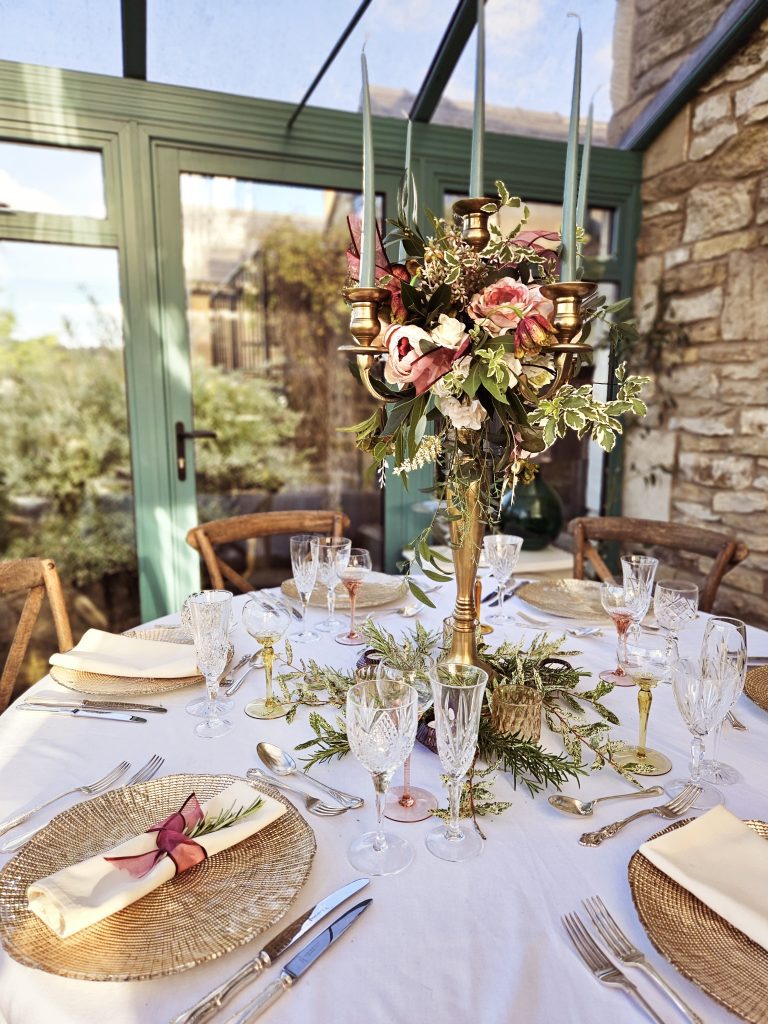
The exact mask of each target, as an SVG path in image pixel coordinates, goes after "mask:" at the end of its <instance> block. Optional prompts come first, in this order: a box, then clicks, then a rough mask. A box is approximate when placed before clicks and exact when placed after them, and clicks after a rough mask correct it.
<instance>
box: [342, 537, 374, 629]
mask: <svg viewBox="0 0 768 1024" xmlns="http://www.w3.org/2000/svg"><path fill="white" fill-rule="evenodd" d="M370 571H371V554H370V552H369V551H366V549H365V548H351V550H350V552H349V561H348V562H347V564H346V565H345V566H344V568H343V569H342V570H341V572H340V573H339V576H340V577H341V582H342V583H343V584H344V587H345V588H346V591H347V593H348V594H349V631H348V632H346V633H339V634H338V636H337V637H336V643H337V644H347V645H348V646H350V647H357V646H359V645H360V644H364V643H365V637H364V636H363V634H362V633H359V632H358V631H357V629H356V628H355V602H356V601H357V592H358V590H359V589H360V587H361V586H362V585H363V580H364V579H365V577H366V576H367V575H368V573H369V572H370Z"/></svg>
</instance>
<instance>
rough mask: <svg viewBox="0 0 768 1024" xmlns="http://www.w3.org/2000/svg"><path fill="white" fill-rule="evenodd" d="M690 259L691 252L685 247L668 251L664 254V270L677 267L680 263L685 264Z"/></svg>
mask: <svg viewBox="0 0 768 1024" xmlns="http://www.w3.org/2000/svg"><path fill="white" fill-rule="evenodd" d="M690 258H691V250H690V249H689V248H688V247H687V246H682V247H681V248H679V249H670V250H669V251H668V252H665V253H664V269H665V270H669V269H670V267H677V266H679V265H680V264H681V263H687V262H688V260H689V259H690Z"/></svg>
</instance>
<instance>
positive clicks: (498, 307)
mask: <svg viewBox="0 0 768 1024" xmlns="http://www.w3.org/2000/svg"><path fill="white" fill-rule="evenodd" d="M467 312H468V313H469V315H470V316H471V317H472V319H473V320H477V321H479V322H481V323H482V325H483V327H484V328H485V329H486V330H487V331H488V333H489V334H493V335H499V334H508V333H509V332H510V331H513V330H514V329H515V328H516V327H517V325H518V324H519V323H520V320H521V319H522V318H523V317H524V316H529V315H531V314H533V313H540V314H541V315H542V316H544V317H547V316H549V314H550V313H551V312H552V303H551V302H550V301H549V299H545V298H544V297H543V296H542V294H541V291H540V290H539V288H538V287H535V288H530V287H529V286H528V285H527V284H524V283H523V282H522V281H516V280H515V279H514V278H513V277H502V278H500V279H499V280H498V281H495V282H494V283H493V284H489V285H488V287H487V288H483V290H482V291H481V292H476V293H475V294H474V295H473V296H472V299H471V300H470V303H469V306H468V307H467Z"/></svg>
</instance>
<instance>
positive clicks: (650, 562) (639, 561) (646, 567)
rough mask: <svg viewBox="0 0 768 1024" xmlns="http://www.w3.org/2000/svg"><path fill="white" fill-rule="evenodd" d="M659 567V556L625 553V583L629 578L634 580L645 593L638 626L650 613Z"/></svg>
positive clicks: (622, 562)
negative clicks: (654, 583)
mask: <svg viewBox="0 0 768 1024" xmlns="http://www.w3.org/2000/svg"><path fill="white" fill-rule="evenodd" d="M658 567H659V560H658V558H652V557H651V556H650V555H624V556H623V557H622V559H621V574H622V577H623V579H624V583H625V584H626V582H627V580H631V581H634V582H635V583H637V584H638V585H639V586H641V587H642V588H643V592H644V594H645V602H644V604H643V607H642V609H638V612H637V618H636V619H635V620H634V624H635V625H636V626H639V625H640V623H641V622H642V621H643V619H644V618H645V616H646V615H647V614H648V608H649V607H650V604H651V596H652V595H653V581H654V578H655V576H656V570H657V569H658Z"/></svg>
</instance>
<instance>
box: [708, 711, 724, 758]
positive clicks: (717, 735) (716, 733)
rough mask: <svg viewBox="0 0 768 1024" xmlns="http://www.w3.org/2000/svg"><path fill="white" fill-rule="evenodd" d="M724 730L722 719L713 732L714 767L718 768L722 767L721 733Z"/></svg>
mask: <svg viewBox="0 0 768 1024" xmlns="http://www.w3.org/2000/svg"><path fill="white" fill-rule="evenodd" d="M722 731H723V723H722V721H720V722H718V723H717V725H716V726H715V731H714V733H713V734H712V759H711V760H712V767H713V768H715V769H717V768H719V767H720V735H721V733H722Z"/></svg>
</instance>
